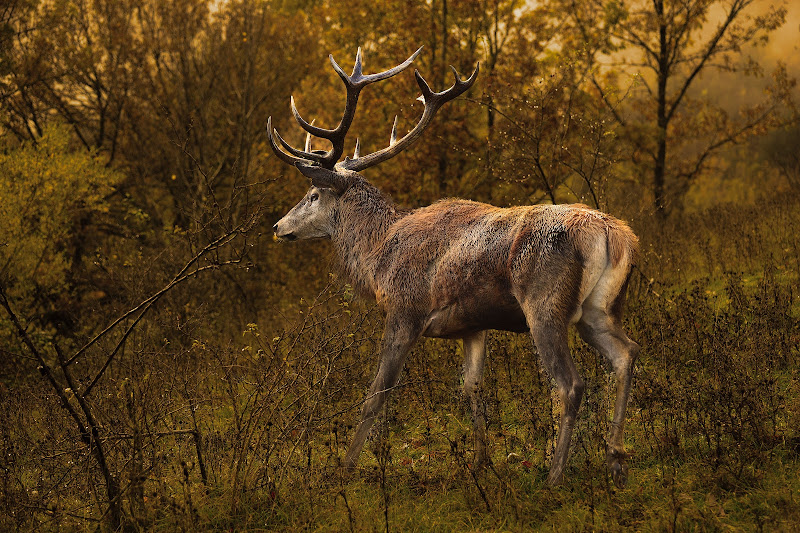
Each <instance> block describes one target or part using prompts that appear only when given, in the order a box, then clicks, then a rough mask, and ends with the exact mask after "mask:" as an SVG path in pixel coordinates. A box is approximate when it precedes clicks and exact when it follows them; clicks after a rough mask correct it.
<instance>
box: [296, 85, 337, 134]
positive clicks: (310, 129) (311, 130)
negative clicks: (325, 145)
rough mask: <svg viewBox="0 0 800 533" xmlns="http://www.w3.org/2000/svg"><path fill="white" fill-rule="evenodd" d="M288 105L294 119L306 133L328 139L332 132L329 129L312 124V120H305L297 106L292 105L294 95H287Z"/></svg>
mask: <svg viewBox="0 0 800 533" xmlns="http://www.w3.org/2000/svg"><path fill="white" fill-rule="evenodd" d="M289 107H290V108H291V110H292V115H294V119H295V120H296V121H297V123H298V124H300V127H301V128H303V129H304V130H306V131H307V132H308V133H310V134H311V135H313V136H315V137H322V138H323V139H328V138H329V137H330V135H331V134H332V131H331V130H326V129H325V128H319V127H317V126H314V121H313V120H312V121H311V123H308V122H306V120H305V119H304V118H303V117H301V116H300V112H299V111H297V106H296V105H294V96H289Z"/></svg>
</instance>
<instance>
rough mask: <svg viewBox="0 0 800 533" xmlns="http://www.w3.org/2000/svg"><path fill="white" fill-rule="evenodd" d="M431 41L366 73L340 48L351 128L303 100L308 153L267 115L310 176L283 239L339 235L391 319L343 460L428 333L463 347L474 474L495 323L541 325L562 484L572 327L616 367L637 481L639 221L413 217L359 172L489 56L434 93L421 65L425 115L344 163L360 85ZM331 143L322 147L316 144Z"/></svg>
mask: <svg viewBox="0 0 800 533" xmlns="http://www.w3.org/2000/svg"><path fill="white" fill-rule="evenodd" d="M421 51H422V47H420V48H419V49H418V50H417V51H416V52H414V53H413V54H412V55H411V56H410V57H409V58H408V59H406V60H405V61H404V62H403V63H401V64H399V65H397V66H395V67H394V68H391V69H389V70H386V71H384V72H380V73H376V74H368V75H365V74H364V73H363V66H362V53H361V49H360V48H359V49H358V52H357V54H356V59H355V64H354V67H353V71H352V74H350V75H347V74H346V73H345V72H344V71H343V70H342V68H341V67H340V66H339V65H338V64H337V62H336V61H335V60H334V58H333V55H330V56H329V59H330V63H331V65H332V67H333V69H334V70H335V71H336V73H337V74H338V75H339V77H340V78H341V80H342V81H343V83H344V86H345V91H346V103H345V109H344V112H343V115H342V118H341V120H340V122H339V124H338V125H337V126H336V127H335V128H333V129H325V128H322V127H320V126H316V125H314V123H313V121H312V122H311V123H309V122H307V121H306V120H304V119H303V117H302V116H301V115H300V113H299V112H298V110H297V107H296V105H295V101H294V98H293V97H291V98H290V108H291V112H292V114H293V116H294V118H295V120H296V121H297V123H298V124H299V125H300V127H301V128H302V129H303V130H305V132H306V142H305V147H304V149H299V148H295V147H293V146H292V145H291V144H289V143H288V142H287V141H285V140H284V139H283V137H281V135H280V134H279V133H278V131H277V130H276V129H275V128H274V127H273V126H272V117H271V116H270V117H269V118H268V120H267V134H268V139H269V144H270V147H271V149H272V151H273V152H274V154H275V155H276V156H277V157H278V158H279V159H280V160H282V161H283V162H285V163H287V164H290V165H294V166H295V167H296V168H297V170H299V171H300V173H301V174H303V175H304V176H306V177H307V178H309V179H310V180H311V187H310V188H309V189H308V192H307V193H306V194H305V196H304V197H303V198H302V199H301V200H300V202H299V203H297V205H295V206H294V207H293V208H292V209H291V210H290V211H289V212H288V213H287V214H286V215H285V216H284V217H283V218H281V219H280V220H279V221H278V222H277V223H276V224H275V225H274V226H273V231H274V236H275V238H276V240H280V241H295V240H306V239H330V240H331V241H332V245H333V246H332V249H333V250H334V252H333V253H334V255H335V256H337V257H338V262H339V264H340V266H341V269H342V273H343V275H344V277H346V278H347V280H349V283H350V284H351V286H352V287H353V288H354V289H355V290H356V292H357V293H358V294H361V295H362V296H366V297H368V298H374V300H375V301H376V302H377V307H378V308H380V309H381V311H382V313H383V315H384V317H385V326H384V331H383V338H382V342H381V353H380V362H379V365H378V370H377V373H376V374H375V378H374V380H373V381H372V385H371V386H370V388H369V392H368V394H367V397H366V399H365V400H364V402H363V403H362V404H361V417H360V422H359V423H358V425H357V426H356V429H355V434H354V435H353V439H352V442H351V444H350V446H349V448H348V450H347V453H346V455H345V458H344V462H343V467H344V468H346V469H347V470H349V471H352V470H353V469H354V468H355V467H356V465H357V462H358V458H359V455H360V454H361V451H362V449H363V447H364V444H365V441H366V439H367V437H368V435H369V433H370V429H371V427H372V425H373V423H374V421H375V419H376V417H378V415H379V414H380V411H381V409H382V407H383V405H384V402H386V399H387V397H388V396H389V394H390V392H391V391H392V389H393V388H394V387H396V385H397V383H398V381H399V377H400V374H401V371H402V369H403V366H404V363H405V360H406V357H407V355H408V354H409V352H410V350H411V348H412V347H413V346H414V344H415V343H416V342H417V341H418V340H419V339H420V338H421V337H436V338H445V339H461V340H462V341H463V352H464V364H463V397H464V398H465V400H466V402H465V403H467V405H468V406H470V410H471V418H472V421H473V427H474V429H473V441H474V446H473V454H474V458H473V462H472V468H473V469H478V468H481V467H485V466H486V465H487V464H489V462H490V457H489V452H488V449H487V437H486V413H485V408H484V406H483V403H482V402H481V399H480V387H481V380H482V375H483V370H484V361H485V357H486V339H487V332H488V331H489V330H502V331H511V332H518V333H529V334H530V335H531V337H532V338H533V343H534V345H535V347H536V350H537V352H538V355H539V359H540V362H541V364H542V366H543V367H544V369H545V370H546V371H547V373H548V374H549V375H550V377H551V378H552V380H553V381H554V382H555V386H556V387H557V392H558V395H559V397H560V400H561V402H560V403H561V415H560V424H559V428H558V434H557V437H556V441H555V448H554V450H553V454H552V459H551V465H550V469H549V473H548V477H547V482H548V483H549V484H550V485H556V484H559V483H561V482H562V481H563V478H564V469H565V466H566V465H567V461H568V455H569V448H570V440H571V438H572V433H573V428H574V427H575V422H576V416H577V413H578V410H579V407H580V404H581V400H582V397H583V393H584V381H583V379H582V378H581V376H580V374H579V373H578V371H577V369H576V366H575V363H574V361H573V359H572V356H571V354H570V347H569V343H568V331H569V328H570V326H572V325H574V326H576V327H577V330H578V333H579V335H580V336H581V338H582V339H583V340H584V341H585V342H586V343H587V344H589V345H591V346H592V347H594V348H595V349H596V350H597V351H599V353H600V354H602V356H603V357H604V358H605V359H606V360H607V361H609V362H610V365H611V367H612V369H613V371H614V372H615V374H616V399H615V404H614V411H613V418H612V420H611V422H610V428H609V436H608V438H607V453H606V455H607V467H608V470H609V472H610V474H611V476H612V479H613V482H614V483H615V484H616V485H617V486H618V487H624V486H625V484H626V482H627V478H628V466H627V461H626V459H627V458H628V455H627V453H626V452H625V446H624V438H623V430H624V424H625V411H626V407H627V404H628V397H629V395H630V390H631V378H632V374H633V365H634V362H635V360H636V358H637V355H638V353H639V350H640V348H639V345H638V344H637V343H635V342H634V341H632V340H631V339H630V338H628V336H627V334H626V333H625V330H624V329H623V326H622V315H623V307H624V304H625V297H626V291H627V285H628V280H629V277H630V272H631V269H632V267H633V265H634V262H635V261H636V257H637V253H638V239H637V237H636V235H635V234H634V233H633V231H632V230H631V229H630V228H629V226H628V225H627V224H626V223H625V222H622V221H620V220H618V219H616V218H614V217H612V216H610V215H608V214H605V213H603V212H600V211H597V210H594V209H591V208H589V207H588V206H586V205H583V204H574V205H528V206H516V207H507V208H501V207H495V206H492V205H488V204H484V203H479V202H475V201H469V200H462V199H455V198H451V199H443V200H439V201H437V202H435V203H434V204H432V205H429V206H427V207H421V208H418V209H414V210H411V211H406V210H402V209H399V208H398V207H396V206H395V204H394V203H393V202H392V200H391V199H390V198H389V197H388V196H387V195H386V194H384V193H383V192H382V191H381V190H379V189H378V188H377V187H375V186H374V185H372V184H371V183H370V182H369V181H368V180H367V179H366V178H365V177H363V176H362V175H361V174H360V172H361V171H363V170H365V169H367V168H369V167H372V166H375V165H377V164H379V163H382V162H384V161H387V160H388V159H391V158H392V157H394V156H396V155H397V154H399V153H400V152H401V151H403V150H405V149H406V148H408V147H409V146H410V145H411V144H412V143H414V141H416V140H417V139H418V138H419V136H420V135H421V134H422V132H423V130H425V128H426V127H427V126H428V125H429V124H430V123H431V121H432V119H433V117H434V115H435V114H436V112H437V111H438V110H439V109H440V108H441V107H442V106H443V105H444V104H446V103H447V102H449V101H451V100H454V99H455V98H457V97H458V96H460V95H461V94H463V93H464V92H466V91H467V90H468V89H469V88H470V87H472V85H473V84H474V83H475V80H476V79H477V77H478V72H479V70H480V63H478V64H477V65H476V67H475V70H474V72H473V73H472V74H471V75H470V76H469V78H467V79H462V78H461V76H460V74H459V73H458V71H457V70H456V69H455V68H454V67H452V66H451V67H450V68H451V69H452V71H453V75H454V77H455V81H454V83H453V85H452V86H451V87H450V88H448V89H446V90H444V91H442V92H434V91H433V90H431V88H430V86H429V85H428V83H427V82H426V81H425V79H424V78H423V77H422V75H420V73H419V71H418V70H415V71H414V76H415V77H416V81H417V84H418V85H419V89H420V91H421V92H422V96H420V97H419V100H420V101H421V102H422V103H423V104H424V110H423V112H422V117H421V118H420V119H419V121H418V122H417V124H416V125H415V126H414V127H413V128H412V129H411V130H410V131H409V132H408V133H407V134H405V135H404V136H403V137H401V138H399V139H398V137H397V117H395V120H394V125H393V126H392V131H391V134H390V140H389V145H388V146H387V147H385V148H382V149H380V150H378V151H376V152H373V153H369V154H366V155H361V154H360V141H359V140H358V139H357V140H356V143H355V151H354V154H353V157H345V158H344V159H342V156H343V155H344V143H345V137H346V136H347V133H348V130H349V128H350V126H351V124H352V122H353V118H354V116H355V112H356V105H357V103H358V98H359V94H360V92H361V90H362V89H363V88H364V87H365V86H367V85H369V84H372V83H375V82H378V81H382V80H386V79H388V78H391V77H393V76H395V75H397V74H399V73H401V72H403V71H404V70H406V69H407V68H408V67H409V66H410V65H411V64H412V62H413V61H414V59H415V58H416V57H417V56H418V55H419V54H420V52H421ZM312 136H313V137H316V138H319V139H324V140H326V141H327V142H328V143H329V145H330V148H329V149H327V150H318V149H317V150H315V149H313V148H312V147H311V138H312Z"/></svg>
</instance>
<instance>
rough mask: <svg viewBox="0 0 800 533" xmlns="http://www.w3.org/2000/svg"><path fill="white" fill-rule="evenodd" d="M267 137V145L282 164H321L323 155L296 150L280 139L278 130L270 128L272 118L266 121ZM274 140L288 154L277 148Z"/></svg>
mask: <svg viewBox="0 0 800 533" xmlns="http://www.w3.org/2000/svg"><path fill="white" fill-rule="evenodd" d="M267 137H268V138H269V144H270V147H271V148H272V151H273V152H274V153H275V155H276V156H278V158H280V160H281V161H283V162H284V163H289V164H290V165H294V164H295V163H297V162H298V161H302V162H306V163H308V162H309V161H314V162H317V163H321V161H322V159H323V157H324V153H323V154H317V153H313V152H310V151H303V150H298V149H297V148H294V147H292V146H291V145H290V144H289V143H287V142H286V141H285V140H283V137H281V134H280V133H278V130H277V129H275V128H273V127H272V117H269V118H268V119H267ZM275 139H277V140H278V143H280V145H281V146H282V147H283V148H284V149H285V150H286V152H289V153H288V154H287V153H286V152H284V151H283V150H281V149H280V148H279V147H278V143H276V142H275ZM290 154H291V155H290Z"/></svg>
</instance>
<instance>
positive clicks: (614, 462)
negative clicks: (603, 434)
mask: <svg viewBox="0 0 800 533" xmlns="http://www.w3.org/2000/svg"><path fill="white" fill-rule="evenodd" d="M626 458H627V454H626V453H625V452H618V451H613V452H610V453H609V454H608V471H609V472H611V479H612V480H613V481H614V485H616V487H617V488H618V489H624V488H625V485H626V484H627V483H628V464H627V463H626V462H625V459H626Z"/></svg>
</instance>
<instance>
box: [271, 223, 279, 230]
mask: <svg viewBox="0 0 800 533" xmlns="http://www.w3.org/2000/svg"><path fill="white" fill-rule="evenodd" d="M272 232H273V233H278V223H277V222H276V223H275V225H274V226H272Z"/></svg>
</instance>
